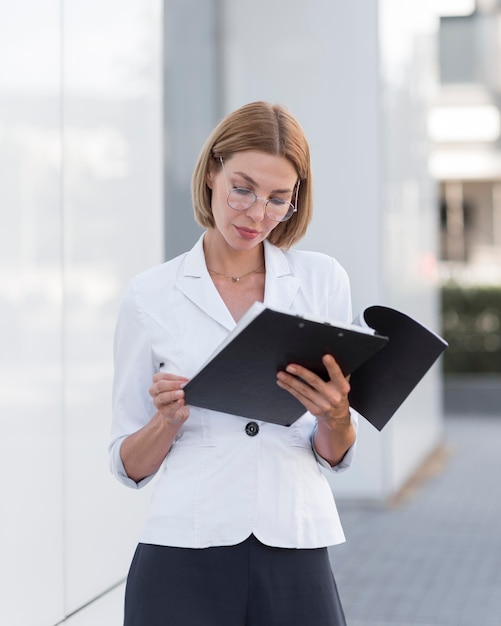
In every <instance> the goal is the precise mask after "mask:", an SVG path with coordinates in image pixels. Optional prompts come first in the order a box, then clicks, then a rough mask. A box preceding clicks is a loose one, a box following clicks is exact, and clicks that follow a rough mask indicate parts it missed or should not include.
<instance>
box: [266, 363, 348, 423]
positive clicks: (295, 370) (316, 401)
mask: <svg viewBox="0 0 501 626" xmlns="http://www.w3.org/2000/svg"><path fill="white" fill-rule="evenodd" d="M322 362H323V364H324V365H325V368H326V369H327V373H328V375H329V380H328V381H324V380H322V378H320V376H317V375H316V374H314V373H313V372H312V371H311V370H308V369H306V368H305V367H302V366H301V365H296V364H295V363H291V364H290V365H288V366H287V367H286V368H285V369H286V371H285V372H278V374H277V384H278V385H279V386H280V387H281V388H282V389H285V390H287V391H288V392H289V393H291V394H292V395H293V396H294V397H295V398H297V399H298V400H299V402H301V404H303V406H304V407H305V408H306V410H308V411H309V412H310V413H312V414H313V415H315V416H316V417H317V418H318V420H322V421H325V422H330V423H332V424H333V423H335V422H336V421H340V422H346V419H347V417H349V415H350V408H349V402H348V394H349V392H350V383H349V376H344V374H343V372H342V371H341V368H340V367H339V365H338V364H337V362H336V360H335V359H334V357H333V356H331V355H330V354H327V355H325V356H324V357H323V359H322ZM297 377H299V378H297Z"/></svg>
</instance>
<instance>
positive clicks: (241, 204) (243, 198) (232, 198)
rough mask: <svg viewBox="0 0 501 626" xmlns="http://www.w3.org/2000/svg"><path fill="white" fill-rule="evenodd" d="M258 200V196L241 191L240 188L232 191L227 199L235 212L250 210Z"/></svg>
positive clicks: (251, 192)
mask: <svg viewBox="0 0 501 626" xmlns="http://www.w3.org/2000/svg"><path fill="white" fill-rule="evenodd" d="M256 200H257V198H256V194H255V193H254V192H253V191H250V190H249V189H241V188H240V187H236V188H235V189H231V190H230V192H229V193H228V198H227V202H228V206H230V207H231V208H232V209H235V211H245V210H246V209H250V208H251V206H252V205H253V204H254V203H255V202H256Z"/></svg>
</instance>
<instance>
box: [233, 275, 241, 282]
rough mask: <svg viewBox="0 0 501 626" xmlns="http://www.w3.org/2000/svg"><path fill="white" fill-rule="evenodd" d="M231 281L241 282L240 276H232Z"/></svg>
mask: <svg viewBox="0 0 501 626" xmlns="http://www.w3.org/2000/svg"><path fill="white" fill-rule="evenodd" d="M231 282H232V283H239V282H240V276H232V277H231Z"/></svg>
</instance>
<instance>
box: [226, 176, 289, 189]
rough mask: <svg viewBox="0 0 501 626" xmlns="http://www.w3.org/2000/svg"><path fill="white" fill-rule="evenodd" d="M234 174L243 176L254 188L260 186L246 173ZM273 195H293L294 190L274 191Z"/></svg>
mask: <svg viewBox="0 0 501 626" xmlns="http://www.w3.org/2000/svg"><path fill="white" fill-rule="evenodd" d="M234 174H235V176H241V177H242V178H243V179H245V180H246V181H247V182H248V183H249V185H253V186H254V187H257V186H258V184H257V183H256V181H255V180H254V179H253V178H251V177H250V176H248V175H247V174H245V173H244V172H234ZM271 193H292V189H273V191H272V192H271Z"/></svg>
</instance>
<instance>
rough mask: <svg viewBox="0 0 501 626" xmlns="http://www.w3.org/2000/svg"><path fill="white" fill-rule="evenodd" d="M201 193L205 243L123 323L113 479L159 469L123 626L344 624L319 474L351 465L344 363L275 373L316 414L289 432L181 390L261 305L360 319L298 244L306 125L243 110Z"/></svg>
mask: <svg viewBox="0 0 501 626" xmlns="http://www.w3.org/2000/svg"><path fill="white" fill-rule="evenodd" d="M192 189H193V203H194V210H195V217H196V219H197V221H198V223H199V224H201V225H202V226H203V227H204V228H205V229H206V230H205V232H204V234H203V235H202V237H201V238H200V240H199V241H198V242H197V243H196V244H195V246H194V248H193V249H192V250H190V251H189V252H187V253H185V254H182V255H181V256H179V257H177V258H175V259H173V260H171V261H169V262H167V263H164V264H163V265H161V266H159V267H155V268H152V269H149V270H147V271H146V272H144V273H142V274H140V275H139V276H137V277H136V278H135V279H134V280H133V281H132V282H131V283H130V285H129V287H128V289H127V291H126V294H125V297H124V300H123V303H122V307H121V311H120V315H119V319H118V323H117V328H116V337H115V368H116V371H115V379H114V389H113V396H114V400H113V410H114V416H113V428H112V441H111V444H110V456H111V467H112V471H113V472H114V474H115V475H116V476H117V478H118V479H119V480H120V481H121V482H123V483H124V484H126V485H128V486H130V487H133V488H140V487H142V486H143V485H145V484H146V483H147V482H148V481H150V480H151V478H152V477H153V476H154V475H155V474H156V473H157V472H158V473H159V475H158V478H157V482H156V485H155V490H154V493H153V496H152V500H151V504H150V509H149V514H148V517H147V520H146V523H145V527H144V529H143V531H142V533H141V537H140V543H139V545H138V547H137V550H136V553H135V555H134V559H133V562H132V565H131V568H130V572H129V576H128V581H127V588H126V600H125V625H126V626H157V625H158V626H160V625H162V626H163V625H172V626H282V625H283V626H294V625H297V626H331V625H332V626H335V625H338V624H345V620H344V615H343V610H342V607H341V603H340V600H339V597H338V593H337V589H336V584H335V581H334V578H333V575H332V572H331V569H330V566H329V559H328V554H327V546H329V545H334V544H336V543H340V542H342V541H344V536H343V531H342V528H341V525H340V522H339V517H338V515H337V511H336V506H335V503H334V499H333V497H332V492H331V489H330V487H329V484H328V482H327V480H326V478H325V476H324V475H323V474H322V472H321V471H320V466H324V467H327V468H331V470H332V471H334V472H338V471H342V470H344V469H346V468H347V467H348V466H349V465H350V463H351V460H352V457H353V452H354V443H355V438H356V416H355V414H354V413H353V412H352V411H350V408H349V404H348V392H349V389H350V386H349V381H348V380H347V379H345V377H344V376H343V374H342V372H341V370H340V369H339V367H338V365H337V363H336V361H335V360H334V358H333V357H332V356H331V355H326V356H325V357H324V364H325V366H326V368H327V371H328V374H329V380H328V381H327V382H324V381H323V380H321V379H320V378H319V377H318V376H316V375H315V374H313V373H312V372H310V371H308V370H305V369H304V368H302V367H300V366H299V365H297V364H294V363H291V364H290V365H288V367H287V368H286V371H283V372H279V373H278V374H277V384H278V385H279V386H280V387H282V388H283V389H285V390H287V391H288V392H290V393H291V394H293V395H294V396H295V397H296V398H297V399H299V400H300V401H301V402H302V403H303V405H304V408H305V414H304V415H303V416H302V417H301V418H300V419H299V420H297V421H296V422H295V423H293V425H292V426H290V427H288V428H287V427H284V426H280V425H275V424H271V423H268V422H266V421H262V422H259V421H258V422H256V423H254V424H253V428H249V427H248V420H246V419H245V418H242V417H238V416H234V415H228V414H223V413H217V412H215V411H209V410H206V409H200V408H197V407H194V406H192V407H190V406H187V405H186V404H185V402H184V397H183V396H184V392H183V386H184V384H185V383H186V382H187V381H188V380H189V378H190V376H192V375H193V374H194V373H195V372H196V370H197V369H198V368H199V367H200V366H201V365H202V363H203V362H204V361H205V360H206V359H207V357H208V356H209V355H210V354H211V353H212V352H213V351H214V350H215V349H216V347H217V346H218V345H219V344H220V343H221V342H222V341H223V340H224V338H225V337H226V335H227V334H228V332H229V331H230V330H231V329H232V328H233V327H234V326H235V324H236V322H237V321H238V320H239V319H240V317H241V316H242V315H243V313H244V312H245V311H246V310H247V309H248V308H249V306H250V305H251V304H252V303H253V302H255V301H256V300H258V301H264V302H265V304H267V305H268V306H270V307H272V308H276V309H281V310H285V311H289V312H294V313H299V314H301V313H302V314H311V315H315V316H320V317H323V318H325V319H332V320H339V321H344V322H350V321H351V303H350V290H349V282H348V278H347V276H346V273H345V272H344V270H343V269H342V268H341V267H340V266H339V264H338V263H337V262H336V261H335V260H334V259H332V258H330V257H328V256H326V255H323V254H319V253H313V252H304V251H294V250H291V249H290V248H291V246H292V245H293V244H294V243H295V242H297V241H298V240H299V239H300V238H301V237H302V236H303V235H304V233H305V231H306V228H307V225H308V223H309V221H310V218H311V211H312V189H311V171H310V155H309V147H308V143H307V140H306V138H305V136H304V133H303V131H302V129H301V127H300V126H299V124H298V123H297V121H296V120H295V119H294V117H293V116H292V115H290V113H289V112H288V111H286V110H285V109H284V108H283V107H281V106H277V105H270V104H268V103H265V102H255V103H251V104H248V105H246V106H244V107H242V108H240V109H238V110H237V111H235V112H233V113H231V114H230V115H228V116H227V117H226V118H225V119H224V120H223V121H222V122H220V124H219V125H218V126H217V127H216V129H215V130H214V131H213V133H212V134H211V136H210V137H209V139H208V141H207V143H206V145H205V147H204V148H203V150H202V152H201V154H200V157H199V159H198V163H197V165H196V168H195V171H194V175H193V184H192ZM160 368H161V370H162V371H159V370H160ZM221 385H222V386H224V381H221ZM256 393H259V389H256ZM256 424H257V426H256ZM159 470H160V471H159Z"/></svg>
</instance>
